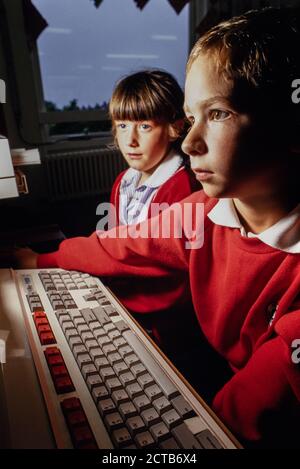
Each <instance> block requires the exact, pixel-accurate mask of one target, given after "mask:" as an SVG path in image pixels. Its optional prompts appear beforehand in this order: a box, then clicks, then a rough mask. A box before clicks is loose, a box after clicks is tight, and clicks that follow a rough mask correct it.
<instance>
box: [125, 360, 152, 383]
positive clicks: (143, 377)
mask: <svg viewBox="0 0 300 469" xmlns="http://www.w3.org/2000/svg"><path fill="white" fill-rule="evenodd" d="M125 361H126V359H125ZM137 381H138V383H139V384H140V385H141V386H142V387H143V388H146V387H147V386H150V385H151V384H153V383H154V381H153V378H152V376H151V375H149V373H146V374H144V375H141V376H139V377H138V378H137Z"/></svg>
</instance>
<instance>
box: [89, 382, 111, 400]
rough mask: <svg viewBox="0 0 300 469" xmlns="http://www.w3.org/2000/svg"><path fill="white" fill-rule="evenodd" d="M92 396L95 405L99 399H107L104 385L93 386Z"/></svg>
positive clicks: (107, 395) (107, 394)
mask: <svg viewBox="0 0 300 469" xmlns="http://www.w3.org/2000/svg"><path fill="white" fill-rule="evenodd" d="M92 396H93V399H94V401H95V402H96V403H97V402H98V401H99V400H101V399H107V398H108V397H109V393H108V391H107V389H106V387H105V386H104V385H102V386H95V387H94V388H93V390H92Z"/></svg>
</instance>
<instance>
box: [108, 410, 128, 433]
mask: <svg viewBox="0 0 300 469" xmlns="http://www.w3.org/2000/svg"><path fill="white" fill-rule="evenodd" d="M104 423H105V425H106V427H107V428H108V430H109V431H112V430H114V429H115V428H120V427H122V426H123V425H124V421H123V419H122V417H121V415H120V414H119V412H113V413H112V414H108V415H107V416H106V417H105V418H104Z"/></svg>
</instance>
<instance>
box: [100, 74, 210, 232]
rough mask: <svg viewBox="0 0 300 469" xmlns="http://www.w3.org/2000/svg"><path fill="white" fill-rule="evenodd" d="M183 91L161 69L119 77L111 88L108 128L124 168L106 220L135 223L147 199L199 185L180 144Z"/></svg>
mask: <svg viewBox="0 0 300 469" xmlns="http://www.w3.org/2000/svg"><path fill="white" fill-rule="evenodd" d="M183 99H184V98H183V92H182V90H181V88H180V86H179V85H178V83H177V81H176V80H175V78H174V77H173V76H172V75H170V74H169V73H167V72H164V71H161V70H144V71H140V72H137V73H134V74H132V75H129V76H127V77H125V78H123V79H122V80H121V81H120V82H119V83H118V84H117V86H116V88H115V90H114V91H113V95H112V98H111V101H110V106H109V112H110V116H111V120H112V129H113V133H114V135H115V139H116V142H117V145H118V147H119V148H120V150H121V152H122V154H123V156H124V158H125V160H126V161H127V163H128V165H129V169H127V170H126V171H124V172H122V173H121V174H119V176H118V177H117V179H116V181H115V183H114V185H113V188H112V193H111V200H110V201H111V204H112V206H113V207H114V209H115V210H114V212H115V213H111V217H110V226H109V228H111V227H112V226H114V225H118V224H122V225H129V224H136V223H139V222H141V221H143V220H145V219H146V218H149V217H150V216H151V208H152V207H151V204H152V203H156V204H161V203H165V204H166V205H165V207H167V204H169V205H171V204H172V203H174V202H177V201H180V200H182V199H184V198H185V197H187V196H188V195H189V194H191V193H192V192H194V191H195V190H199V189H200V188H201V186H200V185H199V183H198V182H197V180H196V178H195V176H194V175H193V174H192V172H191V171H190V169H189V167H188V165H187V164H186V160H185V158H184V156H183V153H182V151H181V150H180V143H181V139H180V137H181V134H182V132H183V127H184V112H183Z"/></svg>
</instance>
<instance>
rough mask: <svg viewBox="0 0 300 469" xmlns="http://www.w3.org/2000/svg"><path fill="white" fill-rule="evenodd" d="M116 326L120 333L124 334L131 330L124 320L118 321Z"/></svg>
mask: <svg viewBox="0 0 300 469" xmlns="http://www.w3.org/2000/svg"><path fill="white" fill-rule="evenodd" d="M114 324H115V326H116V327H117V329H118V330H119V331H120V332H124V331H127V330H128V329H129V327H128V326H127V324H126V322H125V321H123V319H121V321H116V322H115V323H114Z"/></svg>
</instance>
